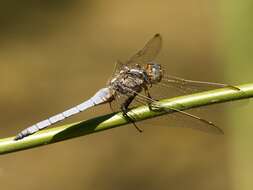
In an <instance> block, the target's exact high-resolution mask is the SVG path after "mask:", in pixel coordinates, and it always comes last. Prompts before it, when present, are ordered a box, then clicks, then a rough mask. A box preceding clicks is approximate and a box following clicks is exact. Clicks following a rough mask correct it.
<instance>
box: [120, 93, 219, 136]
mask: <svg viewBox="0 0 253 190" xmlns="http://www.w3.org/2000/svg"><path fill="white" fill-rule="evenodd" d="M134 93H136V94H137V96H136V97H135V99H134V102H132V103H131V104H130V105H131V107H135V106H139V105H147V104H149V105H150V107H151V109H153V110H159V111H164V112H166V113H168V114H164V115H162V116H158V117H155V118H152V119H148V120H145V121H141V122H138V123H140V126H141V125H142V124H145V125H146V124H147V123H148V124H149V125H150V123H152V125H161V124H162V125H169V126H173V127H186V128H192V129H197V130H200V131H204V132H208V133H213V134H223V131H222V130H221V129H220V128H219V127H218V126H216V125H215V124H214V123H212V122H210V121H208V120H206V119H203V118H200V117H198V116H196V115H193V114H191V113H188V112H185V111H181V110H177V109H175V108H163V107H162V106H161V105H160V104H159V102H157V101H156V100H154V99H152V98H150V97H147V96H146V95H145V94H144V93H137V92H134ZM123 98H127V96H125V97H124V96H119V97H118V99H117V100H116V103H120V102H119V100H123ZM123 102H124V100H123V101H122V103H123ZM117 105H118V108H119V107H120V105H121V104H117ZM118 110H119V109H118ZM129 112H130V113H131V112H133V110H131V109H130V110H129ZM131 115H134V117H135V118H136V119H138V115H136V114H131ZM171 119H172V120H174V121H180V122H176V123H175V122H173V123H172V122H171ZM138 123H137V124H138ZM138 125H139V124H138Z"/></svg>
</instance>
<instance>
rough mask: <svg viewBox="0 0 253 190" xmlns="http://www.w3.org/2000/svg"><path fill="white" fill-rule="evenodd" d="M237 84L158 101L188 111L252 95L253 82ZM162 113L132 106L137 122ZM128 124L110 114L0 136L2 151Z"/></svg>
mask: <svg viewBox="0 0 253 190" xmlns="http://www.w3.org/2000/svg"><path fill="white" fill-rule="evenodd" d="M237 87H238V88H239V89H241V90H236V89H233V88H221V89H216V90H211V91H205V92H201V93H195V94H191V95H186V96H180V97H175V98H171V99H164V100H161V101H159V104H160V105H161V106H163V107H165V108H168V109H169V108H171V107H172V108H175V109H178V110H186V109H190V108H195V107H200V106H205V105H210V104H217V103H222V102H228V101H234V100H240V99H245V98H250V97H253V84H245V85H240V86H237ZM162 114H165V113H164V112H162V111H152V110H150V109H149V107H148V106H141V107H137V108H134V109H132V110H131V113H130V116H132V117H134V118H135V120H136V122H138V121H140V120H144V119H148V118H152V117H155V116H158V115H162ZM166 114H167V113H166ZM137 115H138V117H137ZM127 123H129V121H128V120H127V119H126V118H125V117H123V116H122V113H111V114H107V115H103V116H99V117H96V118H93V119H89V120H86V121H80V122H77V123H72V124H68V125H63V126H59V127H54V128H51V129H47V130H42V131H40V132H38V133H35V134H33V135H31V136H29V137H26V138H24V139H22V140H18V141H14V140H13V139H14V137H9V138H5V139H0V154H6V153H10V152H16V151H20V150H24V149H29V148H33V147H37V146H42V145H46V144H51V143H55V142H59V141H62V140H67V139H70V138H74V137H79V136H83V135H87V134H91V133H95V132H98V131H103V130H106V129H111V128H114V127H118V126H122V125H125V124H127Z"/></svg>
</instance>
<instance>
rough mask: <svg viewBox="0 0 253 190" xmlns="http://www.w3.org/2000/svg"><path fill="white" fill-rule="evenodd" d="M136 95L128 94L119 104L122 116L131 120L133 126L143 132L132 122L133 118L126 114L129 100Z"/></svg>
mask: <svg viewBox="0 0 253 190" xmlns="http://www.w3.org/2000/svg"><path fill="white" fill-rule="evenodd" d="M135 96H136V95H133V96H130V97H129V98H128V99H127V100H126V101H125V102H124V103H123V104H122V105H121V111H122V112H123V116H124V117H125V118H126V119H127V120H128V121H129V122H131V123H132V124H133V125H134V127H135V128H136V129H137V130H138V131H139V132H140V133H141V132H143V131H142V130H141V129H140V128H139V127H138V126H137V125H136V124H135V122H134V120H133V119H132V118H131V117H130V116H129V115H128V114H127V112H128V106H129V105H130V104H131V102H132V101H133V100H134V98H135Z"/></svg>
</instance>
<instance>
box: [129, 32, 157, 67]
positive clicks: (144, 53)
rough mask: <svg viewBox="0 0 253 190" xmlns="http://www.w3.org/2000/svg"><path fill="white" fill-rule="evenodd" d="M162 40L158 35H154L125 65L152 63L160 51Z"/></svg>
mask: <svg viewBox="0 0 253 190" xmlns="http://www.w3.org/2000/svg"><path fill="white" fill-rule="evenodd" d="M161 46H162V38H161V35H160V34H155V35H154V37H153V38H151V39H150V40H149V41H148V42H147V43H146V45H145V46H144V48H143V49H141V50H140V51H138V52H137V53H136V54H134V55H133V56H132V57H131V58H130V59H129V60H128V61H127V62H126V65H136V64H139V65H143V64H147V63H148V62H152V61H153V60H154V59H155V58H156V56H157V55H158V53H159V52H160V50H161Z"/></svg>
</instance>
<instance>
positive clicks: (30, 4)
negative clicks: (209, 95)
mask: <svg viewBox="0 0 253 190" xmlns="http://www.w3.org/2000/svg"><path fill="white" fill-rule="evenodd" d="M252 7H253V2H252V1H250V0H243V1H236V0H230V1H228V0H221V1H210V0H179V1H164V0H157V1H144V0H140V1H116V0H107V1H102V0H94V1H91V0H90V1H81V0H72V1H70V0H62V1H59V0H50V1H49V0H44V1H40V0H32V1H31V0H23V1H18V0H10V1H1V2H0V79H1V80H0V81H1V88H0V105H1V111H0V112H1V118H0V121H1V133H0V138H4V137H7V136H13V135H15V134H17V133H18V132H19V131H20V130H22V129H23V128H25V127H27V126H29V125H31V124H33V123H35V122H37V121H40V120H42V119H45V118H47V117H49V116H51V115H53V114H55V113H58V112H60V111H63V110H64V109H66V108H69V107H71V106H73V105H76V104H78V103H80V102H82V101H84V100H85V99H87V98H89V97H90V96H91V95H93V94H94V93H95V92H96V90H97V89H99V88H101V87H103V86H104V85H105V83H106V81H107V79H108V78H109V76H110V74H111V73H112V69H113V66H114V62H115V60H117V59H120V60H126V59H127V58H128V57H129V56H130V55H132V54H133V53H134V52H135V51H136V50H138V49H139V48H141V47H142V46H143V45H144V43H145V42H146V41H147V40H148V39H149V38H151V37H152V36H153V35H154V34H155V33H161V35H162V37H163V50H162V52H161V54H160V55H159V57H158V61H159V62H160V63H162V64H163V65H164V67H165V68H166V70H167V71H168V72H169V73H170V74H172V75H176V76H181V77H184V78H189V79H195V80H204V81H213V82H224V83H230V84H240V83H247V82H252V80H251V69H252V68H253V66H252V60H253V55H252V53H251V51H252V48H253V45H252V44H253V40H252V32H253V24H252V16H253V13H252V11H251V10H252ZM252 107H253V105H252V103H250V102H249V103H248V104H247V105H246V106H238V105H237V103H235V104H232V103H231V104H230V103H229V104H228V106H212V107H209V109H206V110H205V111H204V112H201V114H202V115H203V116H204V117H205V118H207V119H210V120H212V121H214V122H216V123H218V125H220V126H222V128H223V130H224V131H225V135H224V136H215V135H210V134H205V133H201V132H198V131H193V130H188V129H180V128H169V127H160V126H156V124H155V123H154V126H153V127H142V128H143V129H144V133H143V134H139V133H138V132H137V131H136V130H135V129H134V128H133V127H132V126H130V127H120V128H116V129H112V130H108V131H104V132H101V133H96V134H95V135H90V136H85V137H81V138H76V139H72V140H69V141H65V142H60V143H57V144H54V145H49V146H44V147H39V148H35V149H31V150H26V151H22V152H17V153H12V154H9V155H3V156H1V157H0V188H1V189H9V190H14V189H19V190H23V189H26V190H27V189H37V190H42V189H61V190H65V189H76V190H79V189H103V190H107V189H108V190H109V189H110V190H111V189H146V190H147V189H175V190H183V189H189V190H191V189H192V190H193V189H194V190H202V189H205V190H211V189H222V190H231V189H233V190H237V189H240V190H244V189H245V190H246V189H251V188H252V186H253V183H252V180H251V178H252V177H253V172H252V171H253V166H252V160H253V153H252V145H253V140H252V136H253V128H252V126H251V123H252V122H251V121H252V117H251V112H250V111H251V110H252ZM107 112H110V109H109V107H108V106H100V107H97V108H95V109H92V110H89V111H87V112H84V113H82V114H79V116H76V117H74V118H71V119H68V120H67V121H66V122H65V123H70V122H72V121H79V120H82V119H88V118H91V117H95V116H97V115H101V114H104V113H107ZM170 125H173V123H170V124H168V126H170ZM189 125H191V123H189Z"/></svg>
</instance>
